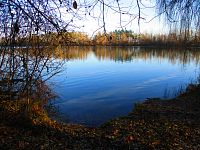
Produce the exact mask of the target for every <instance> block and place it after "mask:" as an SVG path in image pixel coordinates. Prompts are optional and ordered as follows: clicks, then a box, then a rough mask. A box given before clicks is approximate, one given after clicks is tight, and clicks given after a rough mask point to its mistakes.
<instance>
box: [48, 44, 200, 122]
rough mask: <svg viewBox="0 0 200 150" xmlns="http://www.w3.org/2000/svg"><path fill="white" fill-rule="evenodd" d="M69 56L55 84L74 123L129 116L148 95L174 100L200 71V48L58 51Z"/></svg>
mask: <svg viewBox="0 0 200 150" xmlns="http://www.w3.org/2000/svg"><path fill="white" fill-rule="evenodd" d="M54 57H56V58H57V59H60V60H63V59H65V60H67V62H66V63H65V65H64V66H63V68H62V69H63V71H62V73H60V74H59V75H57V76H55V77H53V78H52V79H51V82H52V83H53V88H54V89H55V92H56V93H57V95H58V96H59V98H58V99H57V100H56V101H55V103H56V105H57V106H59V110H60V112H61V114H62V116H64V117H65V118H67V119H68V120H69V121H70V122H71V123H80V124H84V125H89V126H97V125H100V124H102V123H104V122H105V121H107V120H108V119H111V118H115V117H118V116H123V115H126V114H128V113H129V112H130V111H131V110H132V109H133V106H134V103H136V102H141V101H144V100H145V99H146V98H150V97H152V98H155V97H159V98H170V97H174V96H175V95H176V94H177V92H178V91H180V90H181V89H185V87H186V85H187V84H189V83H191V82H195V81H196V80H197V77H198V74H199V61H200V50H196V49H194V50H181V49H180V50H177V49H155V48H139V47H126V48H120V47H112V48H111V47H107V48H106V47H96V48H92V47H82V48H80V47H72V48H60V49H57V50H55V55H54Z"/></svg>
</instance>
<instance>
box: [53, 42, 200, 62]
mask: <svg viewBox="0 0 200 150" xmlns="http://www.w3.org/2000/svg"><path fill="white" fill-rule="evenodd" d="M199 51H200V50H199V49H176V48H169V49H164V48H159V49H158V48H148V47H146V48H145V47H87V46H86V47H56V48H55V51H53V57H55V58H62V59H67V60H72V59H76V60H77V59H80V60H84V59H87V57H88V55H89V54H90V53H94V54H95V56H96V57H97V58H98V59H99V60H105V59H109V60H114V61H120V62H126V61H132V60H135V59H142V60H144V61H145V60H149V59H154V58H156V59H158V60H160V61H162V60H163V59H166V60H168V61H169V62H170V63H172V64H175V63H180V64H182V65H185V64H187V63H190V62H191V60H192V62H195V64H198V63H199V60H200V52H199Z"/></svg>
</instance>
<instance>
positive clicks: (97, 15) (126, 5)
mask: <svg viewBox="0 0 200 150" xmlns="http://www.w3.org/2000/svg"><path fill="white" fill-rule="evenodd" d="M83 1H84V0H80V1H77V3H78V4H83ZM94 1H95V0H90V1H87V3H90V4H91V3H92V2H94ZM104 1H105V3H106V4H108V5H110V6H113V8H114V9H115V10H118V7H117V3H116V0H104ZM141 2H142V4H140V7H141V17H142V18H144V19H140V27H139V26H138V16H137V15H138V7H137V3H136V0H132V1H130V0H119V4H120V7H121V9H122V10H125V11H128V12H129V13H131V14H132V15H131V16H130V15H126V14H122V15H121V22H120V15H119V13H116V12H115V11H113V10H112V9H111V8H109V7H105V23H106V24H105V26H106V31H107V32H109V31H113V30H115V29H121V27H122V26H123V28H124V29H125V28H126V29H128V30H129V29H131V30H133V31H134V32H136V33H139V31H140V32H141V33H162V32H166V31H167V27H166V26H163V23H162V21H159V17H157V18H154V17H155V16H156V10H155V8H154V7H153V6H154V0H141ZM147 7H148V8H147ZM102 8H103V7H102V4H100V3H98V4H97V5H96V6H95V7H94V9H92V11H90V13H89V10H90V8H85V7H82V8H81V9H78V10H77V11H76V14H79V15H80V16H81V18H82V19H81V20H80V18H79V19H76V21H75V22H76V24H77V25H79V26H81V28H80V29H76V30H78V31H82V32H86V33H88V34H89V35H92V34H93V32H94V31H96V30H97V29H99V28H100V27H101V26H102V25H103V22H102V20H103V19H102ZM85 12H87V13H85ZM134 18H135V19H134ZM152 18H154V19H153V20H151V19H152ZM130 20H132V21H131V23H129V22H130ZM150 20H151V21H150ZM149 21H150V22H149ZM82 26H83V27H82ZM98 31H102V32H103V28H101V29H100V30H98ZM98 31H97V32H98Z"/></svg>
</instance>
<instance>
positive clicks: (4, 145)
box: [0, 85, 200, 149]
mask: <svg viewBox="0 0 200 150" xmlns="http://www.w3.org/2000/svg"><path fill="white" fill-rule="evenodd" d="M199 93H200V85H197V86H194V85H190V86H189V87H188V88H187V91H186V92H185V93H183V94H181V95H179V96H177V97H176V98H174V99H170V100H161V99H149V100H147V101H145V102H144V103H140V104H136V105H135V108H134V110H133V111H132V112H130V114H129V115H127V116H125V117H121V118H117V119H114V120H110V121H108V122H106V123H105V124H103V125H102V126H101V127H99V128H89V127H84V126H81V125H71V124H59V123H57V122H56V121H54V120H52V119H50V118H49V117H48V115H47V113H46V111H45V110H44V109H43V108H42V107H41V106H40V104H39V103H35V102H32V101H28V102H27V101H26V100H21V101H20V102H18V103H16V102H8V101H1V103H0V115H1V116H0V117H1V118H0V119H1V123H0V148H1V149H200V94H199Z"/></svg>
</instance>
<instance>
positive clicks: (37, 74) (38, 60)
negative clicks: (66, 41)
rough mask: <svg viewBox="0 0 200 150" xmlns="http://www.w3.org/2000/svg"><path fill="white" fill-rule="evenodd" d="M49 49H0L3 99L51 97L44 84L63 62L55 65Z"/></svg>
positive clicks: (0, 78) (0, 80)
mask: <svg viewBox="0 0 200 150" xmlns="http://www.w3.org/2000/svg"><path fill="white" fill-rule="evenodd" d="M51 56H52V52H51V51H50V50H48V49H47V48H46V49H45V48H34V47H32V48H14V47H1V49H0V93H1V95H0V98H1V99H4V100H5V99H9V100H12V99H19V98H25V97H26V98H33V99H37V100H40V99H44V98H47V97H49V96H52V95H51V92H50V89H49V88H48V86H47V85H45V81H46V80H47V79H49V78H50V77H52V76H53V75H55V74H57V73H58V72H59V71H60V67H61V65H62V63H63V62H62V61H60V60H59V61H56V59H54V58H53V57H51Z"/></svg>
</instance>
